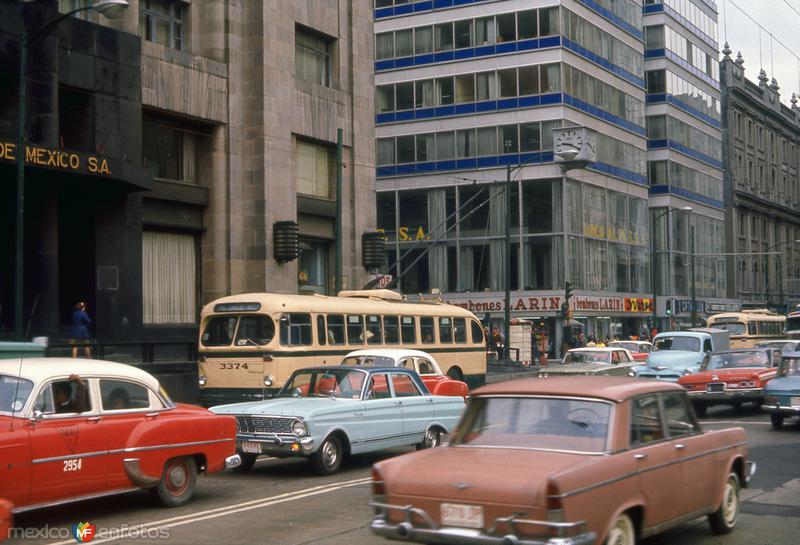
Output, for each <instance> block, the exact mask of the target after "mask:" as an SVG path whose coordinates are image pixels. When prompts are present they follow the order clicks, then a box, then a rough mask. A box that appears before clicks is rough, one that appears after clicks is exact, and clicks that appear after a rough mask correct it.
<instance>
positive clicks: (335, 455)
mask: <svg viewBox="0 0 800 545" xmlns="http://www.w3.org/2000/svg"><path fill="white" fill-rule="evenodd" d="M338 459H339V452H338V451H337V449H336V444H335V443H334V442H333V441H328V442H327V443H325V445H324V446H323V447H322V462H323V463H324V464H325V467H331V466H333V465H334V464H336V460H338Z"/></svg>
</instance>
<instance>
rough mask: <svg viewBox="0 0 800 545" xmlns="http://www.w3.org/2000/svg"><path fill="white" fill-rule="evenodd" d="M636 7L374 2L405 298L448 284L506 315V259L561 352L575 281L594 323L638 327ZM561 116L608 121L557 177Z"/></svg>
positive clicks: (593, 330)
mask: <svg viewBox="0 0 800 545" xmlns="http://www.w3.org/2000/svg"><path fill="white" fill-rule="evenodd" d="M642 17H643V14H642V5H641V0H639V1H636V0H617V1H607V0H563V1H560V2H559V1H553V0H533V1H526V2H521V1H517V0H499V1H498V0H495V1H480V0H473V1H471V2H464V1H459V2H454V1H446V0H444V1H436V2H399V1H397V0H395V1H394V2H392V1H391V0H376V3H375V54H376V59H375V83H376V119H375V121H376V138H377V142H376V165H377V166H376V177H377V182H376V189H377V201H378V223H379V228H380V229H382V230H383V232H384V233H385V235H386V240H387V259H386V264H385V272H386V273H388V274H391V275H393V276H394V277H395V278H399V285H398V287H399V288H400V289H401V290H402V291H403V292H404V293H406V294H414V293H424V292H428V291H430V290H434V289H438V290H440V291H441V293H442V294H443V298H444V299H445V300H447V301H451V302H454V303H457V304H461V305H464V306H466V307H467V308H470V309H471V310H473V311H474V312H475V313H476V314H477V315H478V316H479V317H481V318H489V319H492V320H499V319H500V318H501V317H502V315H503V310H504V307H503V290H504V289H505V267H506V265H507V263H510V267H511V289H512V298H511V308H512V317H516V318H531V319H535V320H537V324H542V325H543V327H544V329H546V330H547V333H548V334H549V335H550V336H551V340H550V342H549V346H550V348H551V354H554V353H555V352H556V351H557V349H558V342H559V341H557V340H556V339H555V337H556V336H557V335H558V336H560V329H561V328H560V327H558V326H560V325H562V322H561V321H560V320H558V319H557V316H558V310H559V307H560V303H561V298H563V294H564V284H565V282H567V281H568V282H572V284H573V285H574V287H575V294H576V295H575V297H574V298H573V307H574V316H575V319H577V320H579V321H581V323H582V324H583V325H584V326H585V328H586V329H585V331H586V333H587V334H597V335H608V336H613V335H620V336H623V335H625V336H627V335H638V334H640V333H641V332H642V330H643V329H644V328H645V327H646V326H645V321H644V318H646V316H647V315H648V313H649V304H650V302H651V299H650V289H651V288H650V268H649V263H650V240H649V225H648V224H649V221H648V190H649V187H648V185H649V184H648V173H647V153H648V152H647V122H646V101H645V99H646V96H645V94H646V93H645V88H646V80H645V72H644V67H645V57H644V39H645V35H644V27H643V23H642ZM565 126H580V127H587V128H589V129H592V130H594V131H596V133H597V146H596V148H597V162H596V163H592V164H590V165H588V166H587V167H586V168H584V169H573V170H569V171H567V172H566V173H564V172H562V170H561V168H560V167H559V166H558V165H557V164H556V163H555V162H554V155H553V129H554V128H556V127H565ZM692 138H696V136H695V135H693V134H689V133H687V134H686V140H687V142H688V143H687V145H694V144H693V142H692V140H691V139H692ZM709 153H712V151H710V150H709ZM508 165H510V166H511V167H512V168H513V175H512V176H513V182H512V184H511V207H510V210H509V209H507V205H506V195H505V186H506V184H505V180H506V167H507V166H508ZM507 215H510V216H511V237H512V245H511V252H510V259H506V251H505V238H504V236H505V225H506V216H507ZM497 325H499V323H498V324H497Z"/></svg>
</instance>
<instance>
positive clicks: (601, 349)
mask: <svg viewBox="0 0 800 545" xmlns="http://www.w3.org/2000/svg"><path fill="white" fill-rule="evenodd" d="M612 350H625V349H624V348H617V347H616V346H611V347H603V346H584V347H583V348H570V349H569V350H568V351H567V352H611V351H612Z"/></svg>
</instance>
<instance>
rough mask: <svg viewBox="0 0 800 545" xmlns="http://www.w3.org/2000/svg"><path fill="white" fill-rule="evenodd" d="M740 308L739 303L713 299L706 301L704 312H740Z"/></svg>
mask: <svg viewBox="0 0 800 545" xmlns="http://www.w3.org/2000/svg"><path fill="white" fill-rule="evenodd" d="M741 310H742V304H741V303H715V302H713V301H708V302H706V312H708V313H709V314H712V313H719V312H740V311H741Z"/></svg>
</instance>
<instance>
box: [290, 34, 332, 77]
mask: <svg viewBox="0 0 800 545" xmlns="http://www.w3.org/2000/svg"><path fill="white" fill-rule="evenodd" d="M294 39H295V48H294V69H295V77H296V78H297V79H299V80H301V81H306V82H309V83H317V84H319V85H324V86H326V87H330V84H331V44H332V43H333V41H332V40H331V39H330V38H327V37H325V36H323V35H322V34H319V33H316V32H313V31H311V30H307V29H304V28H302V27H299V26H298V27H295V38H294Z"/></svg>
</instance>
